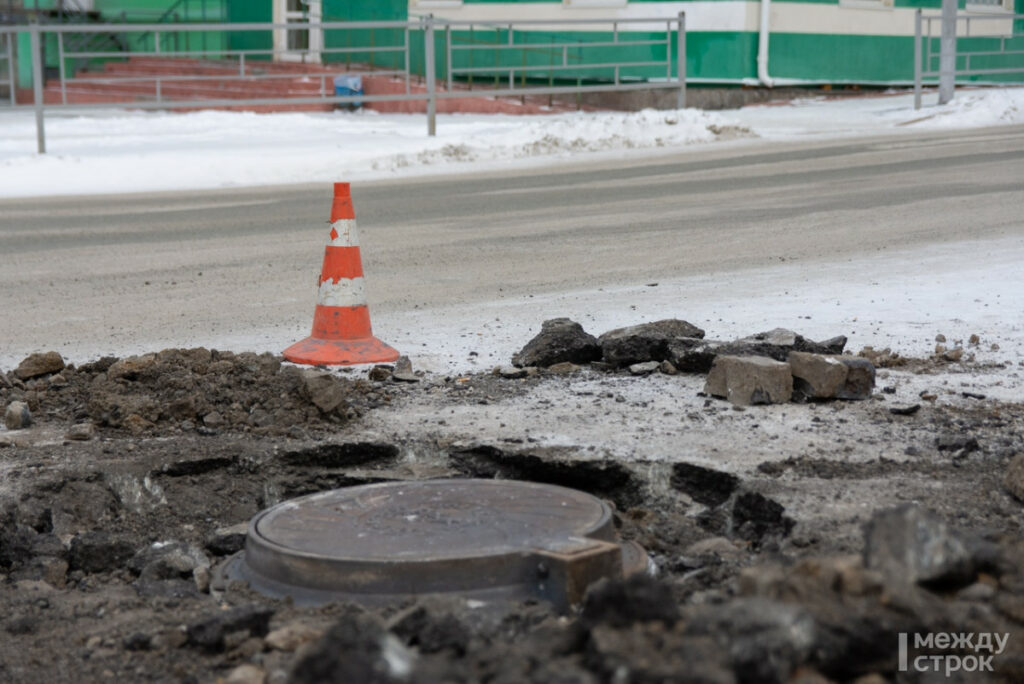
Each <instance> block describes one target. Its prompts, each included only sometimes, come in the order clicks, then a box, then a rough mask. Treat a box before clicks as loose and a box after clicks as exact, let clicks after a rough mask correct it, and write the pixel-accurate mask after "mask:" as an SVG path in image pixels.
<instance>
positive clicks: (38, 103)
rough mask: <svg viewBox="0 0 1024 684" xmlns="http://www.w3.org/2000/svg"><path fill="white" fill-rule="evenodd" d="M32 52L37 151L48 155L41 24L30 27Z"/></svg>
mask: <svg viewBox="0 0 1024 684" xmlns="http://www.w3.org/2000/svg"><path fill="white" fill-rule="evenodd" d="M29 30H30V33H29V47H30V49H31V50H32V103H33V106H34V107H35V110H36V151H37V152H39V154H46V122H45V121H44V120H43V53H42V47H41V41H40V40H39V24H32V26H30V27H29Z"/></svg>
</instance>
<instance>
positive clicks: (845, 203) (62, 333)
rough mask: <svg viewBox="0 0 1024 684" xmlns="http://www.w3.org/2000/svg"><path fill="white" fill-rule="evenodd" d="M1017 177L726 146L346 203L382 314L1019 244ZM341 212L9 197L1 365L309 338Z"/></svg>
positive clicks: (1013, 143) (0, 303)
mask: <svg viewBox="0 0 1024 684" xmlns="http://www.w3.org/2000/svg"><path fill="white" fill-rule="evenodd" d="M1022 178H1024V127H1021V126H1014V127H1004V128H999V129H983V130H976V131H970V132H960V131H957V132H950V133H946V134H938V133H931V134H925V135H910V134H908V135H902V136H891V137H887V138H874V139H856V140H852V139H851V140H842V141H832V142H811V143H802V144H778V143H775V144H767V143H743V144H725V143H723V144H721V145H720V146H711V147H703V148H700V149H697V150H683V151H681V152H680V153H678V154H676V155H674V156H664V155H663V156H658V157H652V158H648V159H646V160H638V159H635V158H634V159H633V160H631V161H623V162H618V163H610V162H601V163H593V162H590V163H587V162H579V163H572V164H564V165H558V166H555V165H552V166H550V167H547V168H543V169H537V170H533V171H522V170H518V171H516V172H514V173H490V174H473V175H461V176H451V177H433V178H431V179H428V180H405V181H400V182H399V181H392V182H377V183H364V184H358V185H356V186H355V187H354V188H353V196H354V200H355V206H356V214H357V217H358V221H359V227H360V233H361V238H362V254H363V264H364V270H365V271H366V274H367V282H368V290H369V296H370V300H371V305H372V307H373V310H374V314H375V316H376V315H387V314H388V313H389V312H401V311H409V310H412V309H414V308H421V309H422V308H430V307H432V306H441V305H452V304H466V305H471V304H472V303H473V302H479V301H491V300H495V299H498V298H502V297H516V296H522V295H527V294H537V293H544V292H557V291H563V290H566V289H571V288H584V287H594V288H596V287H603V286H614V285H627V284H637V283H643V282H645V281H647V280H653V279H658V278H671V277H673V276H680V275H687V274H694V273H715V274H719V275H720V276H721V279H722V287H723V288H728V287H729V282H730V279H731V277H732V274H735V273H736V272H738V271H741V270H742V269H746V268H753V267H764V266H769V265H771V264H774V263H780V262H782V261H785V262H794V261H796V262H798V263H799V262H801V261H814V262H822V261H825V262H827V261H833V260H834V261H843V260H847V259H850V258H853V257H857V256H863V255H865V254H871V253H875V252H879V251H884V250H895V249H906V248H913V247H915V246H919V245H920V246H923V245H930V244H934V243H940V242H954V241H960V240H965V239H988V238H993V239H995V238H1005V237H1013V236H1020V235H1022V234H1024V220H1022V218H1021V217H1022V212H1021V210H1022V209H1024V181H1022ZM339 180H341V179H339ZM330 202H331V188H330V186H327V185H324V186H319V185H318V186H315V187H295V186H291V187H271V188H255V189H245V190H237V189H232V190H223V191H221V190H212V191H204V192H185V193H161V194H149V195H122V196H102V197H98V196H92V197H64V198H49V199H46V198H44V199H40V198H33V199H29V200H8V201H2V202H0V341H2V345H0V347H2V349H0V356H2V357H3V359H0V361H3V362H5V363H10V360H11V359H18V358H21V357H23V356H24V355H26V354H28V353H30V352H32V351H39V350H45V349H57V350H59V351H62V352H63V353H65V355H66V356H69V357H71V358H73V359H74V358H76V357H95V356H98V355H100V354H102V353H124V352H125V351H126V350H128V349H138V348H146V347H148V348H151V349H161V348H164V347H167V346H178V345H182V344H189V345H192V344H204V345H207V346H210V345H211V344H212V343H214V342H216V343H218V344H221V345H225V346H226V345H228V344H232V343H234V345H233V346H232V347H231V348H234V349H236V350H243V349H246V348H257V347H259V346H260V345H259V340H260V339H261V336H263V338H267V337H269V336H273V335H278V336H280V335H282V334H283V333H282V330H284V331H302V334H306V330H307V329H308V326H309V322H310V318H311V311H312V306H313V302H314V297H315V295H314V292H315V287H314V282H315V280H316V277H317V276H318V272H319V267H320V259H321V255H322V248H323V244H324V242H325V241H326V239H327V232H328V224H327V217H328V213H329V211H330ZM268 331H270V332H268ZM285 337H287V334H285ZM0 365H3V363H0Z"/></svg>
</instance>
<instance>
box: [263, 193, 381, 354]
mask: <svg viewBox="0 0 1024 684" xmlns="http://www.w3.org/2000/svg"><path fill="white" fill-rule="evenodd" d="M283 354H284V357H285V358H286V359H288V360H289V361H292V362H294V363H308V364H311V365H350V364H354V363H378V362H382V361H394V360H395V359H397V358H398V352H397V351H396V350H394V349H392V348H391V347H389V346H388V345H386V344H384V343H383V342H381V341H380V340H378V339H377V338H376V337H374V336H373V331H372V330H371V329H370V310H369V309H368V308H367V307H366V291H365V289H364V287H363V261H362V258H361V257H360V256H359V233H358V232H357V231H356V213H355V210H354V209H353V208H352V195H351V192H350V190H349V185H348V183H335V184H334V204H333V205H332V206H331V241H330V242H328V243H327V247H326V249H325V251H324V265H323V268H322V269H321V270H320V293H319V295H318V296H317V302H316V313H314V314H313V334H312V335H310V336H309V337H307V338H306V339H304V340H301V341H299V342H296V343H295V344H293V345H292V346H290V347H288V348H287V349H285V350H284V352H283Z"/></svg>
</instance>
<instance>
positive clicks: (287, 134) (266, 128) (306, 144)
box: [0, 88, 1024, 398]
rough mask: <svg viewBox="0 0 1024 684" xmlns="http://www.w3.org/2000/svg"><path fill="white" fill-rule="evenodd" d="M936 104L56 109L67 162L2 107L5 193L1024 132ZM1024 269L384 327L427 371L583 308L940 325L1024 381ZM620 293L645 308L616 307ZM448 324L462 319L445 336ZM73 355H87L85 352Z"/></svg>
mask: <svg viewBox="0 0 1024 684" xmlns="http://www.w3.org/2000/svg"><path fill="white" fill-rule="evenodd" d="M934 97H935V96H934V95H929V96H927V97H926V100H925V108H924V109H922V110H921V111H915V110H914V109H913V97H912V95H909V94H906V93H896V94H887V95H883V96H875V97H862V98H853V99H826V98H815V99H807V100H800V101H795V102H792V103H788V104H784V105H770V106H755V107H747V108H744V109H741V110H736V111H728V112H702V111H697V110H685V111H680V112H671V111H670V112H655V111H650V110H648V111H643V112H638V113H631V114H622V113H600V114H594V113H574V114H561V115H551V116H545V117H533V118H526V117H512V116H501V115H492V116H477V115H451V116H440V117H438V118H439V121H438V136H437V137H436V138H433V139H432V138H428V137H427V136H426V135H425V119H424V117H423V116H420V115H377V114H373V113H371V112H356V113H342V112H338V113H334V114H276V115H254V114H245V113H228V112H199V113H190V114H162V113H142V112H129V113H125V112H105V113H92V114H89V115H86V116H73V117H56V116H52V117H49V119H48V124H47V134H48V140H49V148H50V150H51V153H50V154H48V155H45V156H37V155H35V154H33V149H34V144H35V131H34V126H33V119H32V116H31V114H30V113H25V112H7V113H2V114H0V197H19V196H22V197H23V196H38V195H42V194H44V193H50V192H54V191H55V190H57V191H59V192H60V193H62V194H82V193H106V192H142V191H156V190H175V189H201V188H211V187H224V186H248V185H260V184H282V183H291V182H296V183H298V182H303V183H309V182H330V181H334V180H338V179H348V180H360V179H371V178H381V177H385V178H387V177H397V176H403V175H418V174H428V173H437V172H443V173H451V172H454V171H458V170H465V171H471V170H479V169H483V168H494V167H497V166H501V167H503V168H508V166H509V165H510V164H511V163H519V164H545V163H551V162H552V161H553V160H558V159H562V158H566V157H568V156H571V155H578V154H579V153H581V152H588V153H597V154H605V155H607V154H616V155H626V154H643V155H650V154H652V153H654V152H656V151H657V150H659V149H666V150H669V151H677V150H678V148H679V147H682V146H685V145H696V144H713V143H714V141H715V140H716V138H717V137H719V136H718V133H716V132H719V133H720V132H721V131H723V130H724V131H726V132H727V133H726V134H725V135H722V136H721V137H723V138H735V137H736V135H735V133H736V131H737V129H747V130H749V131H750V132H751V134H752V135H754V136H757V137H758V138H761V139H769V140H794V139H822V138H835V137H843V136H863V135H879V134H899V133H900V132H902V131H921V130H948V129H956V128H970V127H979V126H992V125H1001V124H1013V123H1024V88H1007V89H985V90H961V91H959V92H958V94H957V97H956V99H955V101H954V102H953V103H951V104H950V105H947V106H944V107H939V106H937V105H936V104H935V103H934ZM729 131H731V132H732V133H731V134H729V133H728V132H729ZM257 141H258V144H256V142H257ZM738 144H742V140H740V141H739V142H738ZM1022 262H1024V238H1020V237H1014V238H1007V239H1003V240H995V241H977V242H970V243H961V244H954V245H937V246H933V247H930V248H927V249H916V250H914V251H913V252H912V253H911V252H906V253H899V252H894V253H890V254H887V255H883V256H874V257H870V258H868V257H865V258H863V259H860V260H853V261H845V262H841V263H835V262H827V263H826V262H822V263H820V264H807V263H802V264H800V265H798V266H796V265H794V266H789V265H777V266H773V267H772V268H770V269H762V270H753V271H744V272H743V273H742V274H735V273H731V274H728V276H727V277H729V279H730V287H729V288H728V289H727V290H726V289H724V288H722V287H721V278H722V275H718V276H715V275H707V276H694V277H688V278H681V279H676V280H672V281H663V282H660V283H658V285H657V286H656V287H646V286H640V287H632V288H617V289H614V290H612V289H597V290H590V291H578V292H565V293H555V294H549V295H544V296H535V297H531V298H526V299H520V300H510V299H505V300H500V301H494V302H487V303H482V304H479V305H476V306H474V307H472V308H471V309H469V310H466V309H452V310H451V311H440V310H436V309H432V310H430V311H380V312H378V315H375V324H376V325H375V327H376V331H377V333H378V334H379V335H380V337H382V338H383V339H385V340H386V341H388V342H390V343H392V344H394V345H395V346H397V347H399V348H400V349H402V351H404V352H406V353H409V355H410V356H412V357H413V360H414V363H415V364H416V365H417V367H419V368H427V369H430V370H435V371H441V372H452V371H465V370H471V369H487V368H490V367H493V366H495V365H499V364H503V363H507V362H508V359H509V357H510V356H511V354H512V353H513V352H514V351H516V350H517V349H518V348H519V347H520V346H522V344H523V343H524V342H525V341H526V340H528V339H529V338H530V337H531V336H532V335H533V334H534V333H535V332H536V330H537V327H538V324H539V322H540V321H541V320H544V319H545V318H550V317H554V316H562V315H570V316H572V317H573V318H576V319H577V320H579V321H580V322H581V323H583V324H584V326H585V327H586V328H587V329H588V330H589V331H591V332H593V333H595V334H596V333H600V332H602V331H604V330H608V329H610V328H613V327H617V326H622V325H631V324H635V323H638V322H642V321H644V320H655V319H657V318H661V317H668V316H675V315H678V314H679V313H680V312H681V311H685V312H687V313H686V316H687V318H689V319H690V320H691V321H692V322H694V323H697V324H699V325H701V326H702V327H704V328H706V329H707V331H708V336H709V337H710V338H718V339H730V338H734V337H737V336H740V335H746V334H751V333H753V332H756V331H759V330H763V329H767V328H771V327H774V326H776V325H780V324H781V325H787V326H788V327H791V328H794V329H797V330H798V332H801V333H803V334H805V335H807V336H809V337H812V338H825V337H831V336H833V335H836V334H846V335H849V337H850V339H851V342H850V345H849V348H851V349H853V350H854V351H856V350H859V349H860V348H861V347H862V346H864V345H868V344H870V345H875V346H877V347H886V346H891V347H893V348H894V349H896V350H898V351H899V352H900V353H902V354H905V355H914V356H926V355H928V354H929V353H930V352H931V351H932V350H933V347H934V344H935V341H934V340H935V336H936V334H938V333H942V334H945V335H946V336H947V337H948V338H949V339H950V340H957V339H962V340H965V341H966V340H967V338H968V337H969V336H970V335H972V334H977V335H979V336H980V337H981V339H982V345H981V346H980V347H979V348H978V349H977V352H978V357H979V360H982V361H1004V362H1008V363H1009V364H1010V365H1011V367H1013V368H1015V369H1018V370H1014V371H1013V373H1016V375H1017V376H1019V375H1020V374H1021V373H1020V372H1019V365H1020V364H1021V363H1024V330H1022V323H1021V322H1020V320H1019V318H1017V317H1016V316H1007V312H1019V311H1022V310H1024V288H1022V287H1020V273H1019V268H1020V266H1019V265H1020V263H1022ZM612 298H614V299H615V300H616V301H623V300H632V301H634V302H635V305H634V306H631V307H628V308H627V307H615V308H614V309H610V308H609V307H607V306H606V303H607V302H608V301H609V300H610V299H612ZM371 299H372V296H371ZM371 304H372V302H371ZM439 313H440V314H443V315H439ZM381 314H383V315H381ZM439 320H440V321H445V324H444V325H443V326H438V324H437V322H438V321H439ZM410 331H415V332H410ZM287 334H290V335H295V336H298V337H301V336H302V335H304V334H306V331H305V330H303V331H293V332H292V333H287ZM295 339H297V337H295ZM293 341H294V339H291V337H289V338H288V339H285V338H284V337H283V336H282V333H281V331H280V330H279V329H278V330H274V331H252V334H250V335H248V336H246V337H245V339H216V340H214V339H210V338H209V337H206V338H203V339H196V340H188V339H176V340H173V343H174V344H181V345H188V344H201V345H205V346H219V347H222V348H230V349H238V350H242V349H252V350H256V351H273V352H277V351H279V350H280V349H282V348H283V347H284V346H287V345H288V344H290V343H291V342H293ZM165 342H167V343H168V344H170V343H171V342H172V341H171V340H165ZM993 344H996V345H998V346H999V349H993V348H992V346H991V345H993ZM149 349H150V348H149V347H147V348H145V349H144V348H142V347H140V348H139V349H128V348H126V349H124V350H122V353H133V352H141V351H146V350H149ZM68 351H70V352H71V353H70V354H69V356H70V357H71V358H72V360H85V359H77V358H75V357H76V354H75V353H74V351H73V350H68ZM82 351H83V352H84V353H86V354H88V352H85V350H82ZM471 352H475V354H471ZM4 361H5V362H12V361H13V362H16V360H15V359H6V358H5V359H4ZM1003 379H1005V380H1007V382H1006V383H1005V386H1004V387H1002V388H1001V389H1000V388H999V387H998V386H997V387H994V388H989V391H992V392H993V394H994V395H1006V396H1005V397H1004V398H1019V393H1020V388H1021V387H1022V386H1024V381H1021V379H1020V378H1019V377H1016V379H1015V380H1014V379H1007V378H1006V377H1005V376H1003ZM1003 379H993V382H995V383H1001V382H1003Z"/></svg>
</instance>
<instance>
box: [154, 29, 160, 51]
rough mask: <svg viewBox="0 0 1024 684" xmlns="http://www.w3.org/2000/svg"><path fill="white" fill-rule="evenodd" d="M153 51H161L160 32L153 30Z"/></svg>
mask: <svg viewBox="0 0 1024 684" xmlns="http://www.w3.org/2000/svg"><path fill="white" fill-rule="evenodd" d="M153 52H160V32H159V31H153Z"/></svg>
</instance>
